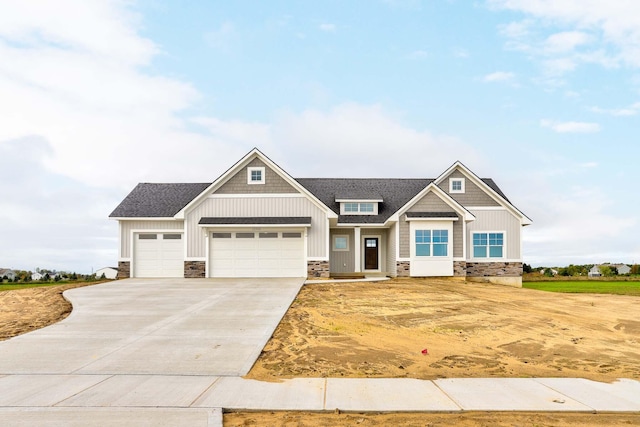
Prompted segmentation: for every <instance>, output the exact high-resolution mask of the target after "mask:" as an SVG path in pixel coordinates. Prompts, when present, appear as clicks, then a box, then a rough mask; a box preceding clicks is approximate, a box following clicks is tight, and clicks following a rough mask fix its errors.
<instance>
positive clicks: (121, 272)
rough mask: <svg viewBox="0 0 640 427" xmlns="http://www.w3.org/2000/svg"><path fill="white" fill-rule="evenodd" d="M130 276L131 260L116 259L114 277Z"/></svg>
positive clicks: (123, 277) (126, 277)
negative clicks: (116, 272)
mask: <svg viewBox="0 0 640 427" xmlns="http://www.w3.org/2000/svg"><path fill="white" fill-rule="evenodd" d="M129 277H131V262H130V261H118V275H117V276H116V279H128V278H129Z"/></svg>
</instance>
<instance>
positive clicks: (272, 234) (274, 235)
mask: <svg viewBox="0 0 640 427" xmlns="http://www.w3.org/2000/svg"><path fill="white" fill-rule="evenodd" d="M259 236H260V238H261V239H277V238H278V233H275V232H272V231H269V232H264V233H260V234H259Z"/></svg>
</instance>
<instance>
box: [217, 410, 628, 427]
mask: <svg viewBox="0 0 640 427" xmlns="http://www.w3.org/2000/svg"><path fill="white" fill-rule="evenodd" d="M224 425H225V427H248V426H274V427H275V426H286V427H294V426H295V427H318V426H322V427H326V426H331V427H353V426H357V427H368V426H372V427H373V426H379V427H382V426H385V427H386V426H403V427H478V426H483V427H514V426H519V427H584V426H632V425H633V426H637V425H640V416H638V415H637V414H566V413H545V414H531V413H513V412H512V413H487V412H466V413H464V414H429V413H422V414H415V413H413V414H407V413H404V414H318V413H309V412H258V413H246V412H245V413H228V414H224Z"/></svg>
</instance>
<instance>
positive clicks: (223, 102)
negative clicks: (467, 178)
mask: <svg viewBox="0 0 640 427" xmlns="http://www.w3.org/2000/svg"><path fill="white" fill-rule="evenodd" d="M639 119H640V2H638V1H636V0H609V1H606V2H604V1H601V0H477V1H473V2H470V1H463V0H424V1H420V0H377V1H376V0H366V1H365V0H360V1H357V0H354V1H335V0H326V1H322V2H309V1H276V0H274V1H269V2H258V1H244V0H238V1H233V2H227V1H190V2H178V1H165V0H140V1H125V0H77V1H69V0H57V1H55V2H49V1H29V2H25V1H22V0H5V1H3V2H2V4H1V5H0V161H1V164H0V219H1V221H0V242H1V243H0V267H2V268H9V267H11V268H19V269H30V270H34V269H35V268H36V267H40V268H50V269H59V270H69V271H77V272H79V273H80V272H81V273H88V272H91V271H92V270H96V269H98V268H101V267H104V266H109V265H117V260H118V253H117V223H116V222H115V221H112V220H109V219H108V218H107V217H108V215H109V214H110V213H111V211H112V210H113V209H114V208H115V207H116V206H117V204H118V203H119V202H120V201H121V200H122V199H123V198H124V197H125V196H126V195H127V194H128V192H129V191H130V190H131V189H132V188H133V187H134V186H135V185H136V184H137V183H138V182H211V181H213V180H215V179H216V178H217V177H218V176H220V175H221V174H222V173H223V172H224V171H225V170H226V169H227V168H229V167H230V166H231V165H232V164H233V163H235V162H236V161H237V160H239V159H240V158H241V157H242V156H243V155H244V154H246V153H247V152H248V151H250V150H251V149H252V148H253V147H258V148H259V149H260V150H261V151H262V152H264V153H265V154H266V155H267V156H269V157H270V158H271V159H272V160H273V161H275V162H276V163H277V164H278V165H280V166H281V167H282V168H283V169H285V170H286V171H287V172H288V173H289V174H291V175H292V176H294V177H398V178H404V177H409V178H435V177H437V176H438V175H440V173H442V172H443V171H444V170H445V169H447V168H448V167H449V166H451V164H453V163H454V162H455V161H456V160H460V161H462V162H463V163H464V164H465V165H466V166H467V167H469V168H470V169H471V170H473V171H474V172H475V173H476V174H477V175H479V176H480V177H489V178H493V179H494V180H495V181H496V182H497V184H498V185H499V186H500V187H501V188H502V190H503V191H504V192H505V193H506V194H507V196H508V197H509V198H510V200H511V201H512V203H513V204H514V205H515V206H517V207H518V208H519V209H520V210H521V211H523V212H524V213H526V214H527V215H528V216H529V217H530V218H531V219H532V220H533V225H531V226H529V227H526V228H525V230H524V242H523V250H524V262H526V263H529V264H532V265H534V266H540V265H545V266H563V265H568V264H570V263H574V264H576V263H577V264H587V263H600V262H607V261H608V262H624V263H633V262H640V232H639V231H638V226H639V225H640V214H639V213H638V212H639V211H640V196H639V193H638V185H639V183H640V172H639V170H640V167H639V163H638V160H639V159H640V148H639V147H640V143H639V142H638V134H639V130H640V120H639Z"/></svg>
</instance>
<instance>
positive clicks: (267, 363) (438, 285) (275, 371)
mask: <svg viewBox="0 0 640 427" xmlns="http://www.w3.org/2000/svg"><path fill="white" fill-rule="evenodd" d="M85 285H87V284H72V285H60V286H49V287H42V288H32V289H22V290H15V291H3V292H0V340H4V339H8V338H10V337H13V336H16V335H20V334H23V333H26V332H29V331H32V330H35V329H38V328H42V327H44V326H47V325H49V324H52V323H55V322H57V321H59V320H62V319H64V318H65V317H67V316H68V315H69V313H70V311H71V304H70V303H69V302H67V301H66V300H65V299H64V298H63V297H62V292H63V291H65V290H67V289H71V288H74V287H78V286H85ZM639 306H640V297H625V296H613V295H584V294H582V295H565V294H552V293H546V292H541V291H532V290H528V289H515V288H509V287H502V286H496V285H481V284H472V283H458V282H451V281H436V280H415V279H407V280H400V279H398V280H393V281H388V282H379V283H355V284H354V283H349V284H322V285H308V286H305V287H304V288H303V289H302V290H301V292H300V295H299V296H298V298H297V299H296V301H295V302H294V303H293V305H292V307H291V309H290V310H289V311H288V312H287V314H286V315H285V317H284V319H283V321H282V322H281V324H280V326H279V327H278V328H277V330H276V332H275V333H274V337H273V338H272V339H271V341H269V343H268V344H267V346H266V347H265V349H264V351H263V353H262V355H261V356H260V358H259V360H258V361H257V362H256V365H255V366H254V368H253V369H252V370H251V372H250V373H249V375H248V377H249V378H254V379H260V380H266V381H278V380H280V379H281V378H291V377H395V378H400V377H408V378H423V379H435V378H446V377H528V376H537V377H542V376H545V377H548V376H558V377H570V376H576V377H584V378H590V379H594V380H600V381H612V380H614V379H616V378H618V377H625V378H634V379H638V378H640V345H639V344H640V318H639V315H638V313H640V312H639V311H638V307H639ZM425 349H426V350H427V352H428V354H423V353H422V351H423V350H425ZM224 425H225V426H264V425H269V426H299V427H303V426H310V427H311V426H314V427H317V426H336V427H341V426H388V425H398V426H400V425H401V426H440V427H444V426H463V427H464V426H516V425H517V426H531V427H533V426H536V427H542V426H556V427H575V426H586V425H607V426H628V425H640V415H638V414H565V413H540V414H536V413H485V412H483V413H474V412H470V413H463V414H429V413H422V414H420V413H391V414H353V413H352V414H333V413H332V414H318V413H308V412H249V413H227V414H225V415H224Z"/></svg>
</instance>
